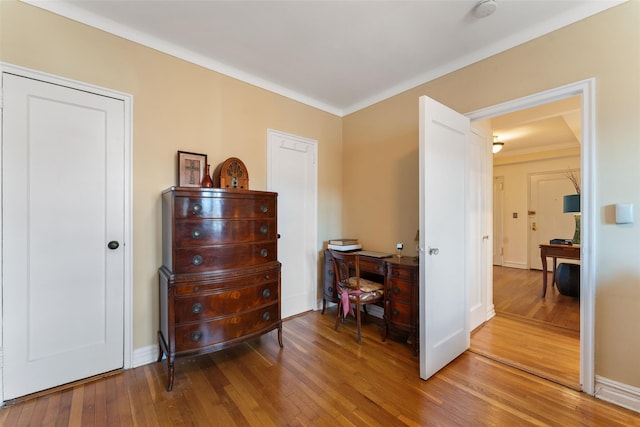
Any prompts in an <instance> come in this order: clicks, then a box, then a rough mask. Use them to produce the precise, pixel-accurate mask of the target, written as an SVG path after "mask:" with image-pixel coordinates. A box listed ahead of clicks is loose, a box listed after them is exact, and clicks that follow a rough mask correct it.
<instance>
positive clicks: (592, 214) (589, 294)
mask: <svg viewBox="0 0 640 427" xmlns="http://www.w3.org/2000/svg"><path fill="white" fill-rule="evenodd" d="M595 90H596V80H595V78H590V79H586V80H581V81H578V82H575V83H570V84H567V85H565V86H560V87H557V88H554V89H550V90H547V91H543V92H539V93H535V94H533V95H529V96H525V97H522V98H518V99H514V100H511V101H506V102H503V103H501V104H497V105H494V106H491V107H487V108H483V109H480V110H476V111H472V112H470V113H468V114H466V116H467V117H469V118H470V119H471V122H472V123H473V122H474V121H476V120H483V119H489V118H491V117H495V116H499V115H503V114H507V113H511V112H514V111H519V110H523V109H526V108H531V107H535V106H538V105H541V104H546V103H549V102H553V101H557V100H560V99H564V98H569V97H571V96H575V95H580V96H581V103H582V112H581V115H582V116H581V118H582V143H581V148H580V150H581V152H580V165H581V183H582V191H581V203H582V207H581V228H582V237H581V242H582V244H581V248H580V249H581V255H580V256H581V259H582V260H583V262H581V265H580V279H581V292H580V384H581V385H582V391H583V392H585V393H587V394H589V395H592V396H593V395H594V394H595V342H594V337H595V288H596V286H595V285H596V283H595V259H596V249H597V246H596V233H595V225H596V224H595V218H596V203H595V200H596V193H595V180H594V179H593V177H594V176H595V172H596V168H595V154H596V151H595V111H596V110H595ZM489 286H491V287H493V282H491V283H490V284H489Z"/></svg>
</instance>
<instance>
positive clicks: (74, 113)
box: [2, 73, 125, 400]
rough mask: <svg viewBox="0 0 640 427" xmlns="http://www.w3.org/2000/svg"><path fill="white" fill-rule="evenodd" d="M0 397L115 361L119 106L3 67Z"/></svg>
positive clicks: (120, 210)
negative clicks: (0, 357) (0, 356)
mask: <svg viewBox="0 0 640 427" xmlns="http://www.w3.org/2000/svg"><path fill="white" fill-rule="evenodd" d="M2 84H3V91H4V108H3V112H2V113H3V121H2V123H3V128H2V131H3V145H2V207H3V209H2V230H3V240H2V256H3V268H2V291H3V310H4V313H3V324H2V332H3V347H4V348H3V350H4V367H3V398H4V399H5V400H8V399H13V398H16V397H19V396H23V395H26V394H30V393H33V392H36V391H39V390H43V389H47V388H50V387H54V386H58V385H61V384H64V383H68V382H71V381H75V380H78V379H82V378H86V377H90V376H93V375H96V374H100V373H103V372H107V371H110V370H114V369H118V368H121V367H123V357H124V356H123V353H124V337H123V327H124V325H123V323H124V307H123V303H124V245H123V243H124V242H123V239H124V217H125V213H124V210H125V209H124V206H125V205H124V197H125V189H124V175H125V174H124V164H125V154H124V107H123V101H122V100H117V99H113V98H109V97H105V96H101V95H97V94H93V93H88V92H85V91H80V90H76V89H71V88H68V87H64V86H60V85H55V84H51V83H45V82H42V81H39V80H34V79H30V78H26V77H21V76H16V75H13V74H8V73H4V74H3V75H2Z"/></svg>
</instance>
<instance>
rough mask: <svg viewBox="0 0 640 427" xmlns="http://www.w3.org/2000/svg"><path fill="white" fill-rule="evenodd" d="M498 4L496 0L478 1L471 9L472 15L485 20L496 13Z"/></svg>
mask: <svg viewBox="0 0 640 427" xmlns="http://www.w3.org/2000/svg"><path fill="white" fill-rule="evenodd" d="M497 8H498V3H496V0H480V1H479V2H478V3H476V5H475V6H474V7H473V14H474V15H475V17H476V18H486V17H487V16H489V15H491V14H492V13H493V12H495V11H496V9H497Z"/></svg>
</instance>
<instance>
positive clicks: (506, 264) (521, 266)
mask: <svg viewBox="0 0 640 427" xmlns="http://www.w3.org/2000/svg"><path fill="white" fill-rule="evenodd" d="M502 266H503V267H509V268H519V269H521V270H527V269H528V268H529V266H527V264H523V263H521V262H508V261H505V262H503V263H502Z"/></svg>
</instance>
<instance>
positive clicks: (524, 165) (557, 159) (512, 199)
mask: <svg viewBox="0 0 640 427" xmlns="http://www.w3.org/2000/svg"><path fill="white" fill-rule="evenodd" d="M566 151H568V152H569V153H572V154H567V153H562V154H560V153H554V154H552V153H545V155H552V157H551V158H540V159H534V160H527V161H518V160H515V159H514V161H511V162H510V161H509V159H505V161H503V162H501V164H500V165H496V164H494V167H493V176H501V177H503V178H504V194H503V196H504V209H503V215H502V217H503V225H504V228H503V233H504V235H503V237H504V246H503V249H504V265H505V266H508V267H516V268H527V267H528V265H529V259H528V258H529V250H528V241H529V217H528V214H527V211H528V209H529V177H530V175H531V174H536V173H544V172H561V171H566V170H567V169H574V170H580V150H566ZM576 152H577V154H576ZM567 183H568V181H567ZM514 212H516V213H517V214H518V218H513V217H512V213H514ZM572 221H573V219H572ZM573 230H574V229H573V224H572V228H571V234H567V235H565V236H557V237H568V238H571V237H572V236H573Z"/></svg>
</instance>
